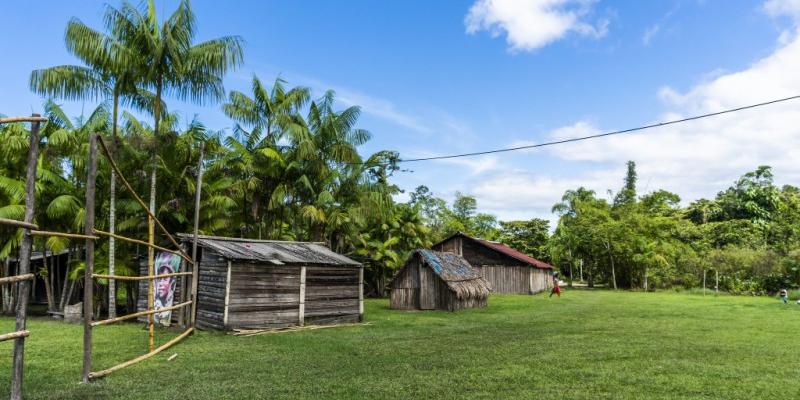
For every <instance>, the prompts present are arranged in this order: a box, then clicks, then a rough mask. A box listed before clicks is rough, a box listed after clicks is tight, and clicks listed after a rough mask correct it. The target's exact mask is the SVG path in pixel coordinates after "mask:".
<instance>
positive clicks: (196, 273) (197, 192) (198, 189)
mask: <svg viewBox="0 0 800 400" xmlns="http://www.w3.org/2000/svg"><path fill="white" fill-rule="evenodd" d="M205 146H206V145H205V142H203V141H201V142H200V158H199V160H198V161H197V184H195V188H194V229H193V232H192V233H194V240H192V261H193V262H192V291H191V292H190V294H189V296H190V297H189V298H190V299H191V300H192V308H191V314H190V315H189V326H194V324H195V319H196V318H197V281H198V280H199V279H200V265H199V264H197V232H198V231H199V230H200V196H201V194H202V191H203V155H204V154H203V152H204V151H205Z"/></svg>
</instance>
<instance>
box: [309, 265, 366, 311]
mask: <svg viewBox="0 0 800 400" xmlns="http://www.w3.org/2000/svg"><path fill="white" fill-rule="evenodd" d="M360 283H361V282H360V281H359V268H353V267H315V266H310V267H308V268H307V269H306V287H305V296H306V298H305V323H306V324H330V323H343V322H358V321H359V319H360V317H361V316H360V305H361V304H360V301H359V293H360V290H359V287H360Z"/></svg>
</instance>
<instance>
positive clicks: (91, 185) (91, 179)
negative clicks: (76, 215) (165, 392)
mask: <svg viewBox="0 0 800 400" xmlns="http://www.w3.org/2000/svg"><path fill="white" fill-rule="evenodd" d="M98 137H99V135H98V134H96V133H93V134H91V135H89V160H88V162H87V165H88V167H87V177H86V203H84V204H85V205H86V220H85V221H84V229H85V232H86V236H91V235H92V229H93V228H94V205H95V202H94V201H95V192H96V190H97V138H98ZM93 272H94V240H87V241H86V266H85V270H84V273H83V383H89V374H90V373H91V371H92V313H93V312H94V307H93V305H94V281H93V280H92V273H93Z"/></svg>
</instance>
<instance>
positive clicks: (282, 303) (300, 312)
mask: <svg viewBox="0 0 800 400" xmlns="http://www.w3.org/2000/svg"><path fill="white" fill-rule="evenodd" d="M180 236H181V237H182V238H183V239H184V242H185V243H186V245H187V246H186V248H191V243H192V236H191V235H180ZM197 259H198V261H199V263H198V265H199V279H198V288H197V320H196V325H197V327H198V328H200V329H220V330H231V329H240V328H242V329H244V328H272V327H275V328H277V327H286V326H293V325H301V326H302V325H306V324H333V323H344V322H358V321H361V319H362V316H363V314H364V303H363V277H364V274H363V268H362V266H361V264H359V263H357V262H355V261H353V260H351V259H349V258H347V257H345V256H342V255H340V254H336V253H334V252H333V251H331V250H330V249H328V248H327V247H326V246H325V245H323V244H321V243H309V242H289V241H273V240H252V239H235V238H223V237H211V236H200V237H199V239H198V255H197ZM140 293H144V296H142V295H140V304H142V303H143V302H144V300H145V298H146V293H147V291H146V289H145V290H140ZM176 302H177V301H176Z"/></svg>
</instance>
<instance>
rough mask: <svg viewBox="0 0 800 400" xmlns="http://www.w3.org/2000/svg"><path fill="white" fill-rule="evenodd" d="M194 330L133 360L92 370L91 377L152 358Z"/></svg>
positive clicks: (100, 376)
mask: <svg viewBox="0 0 800 400" xmlns="http://www.w3.org/2000/svg"><path fill="white" fill-rule="evenodd" d="M192 331H194V328H189V329H187V330H186V331H184V332H183V333H181V334H180V335H178V336H176V337H174V338H173V339H172V340H170V341H169V342H167V343H164V344H162V345H161V346H159V347H158V348H156V349H155V350H153V351H151V352H149V353H147V354H145V355H141V356H139V357H136V358H134V359H133V360H129V361H125V362H124V363H122V364H119V365H116V366H113V367H111V368H108V369H104V370H102V371H97V372H91V373H89V379H97V378H102V377H104V376H106V375H109V374H111V373H112V372H115V371H119V370H121V369H123V368H125V367H129V366H131V365H133V364H136V363H138V362H139V361H144V360H146V359H148V358H150V357H152V356H154V355H156V354H158V353H161V352H162V351H164V350H166V349H168V348H170V347H171V346H172V345H174V344H175V343H178V342H180V341H181V340H182V339H183V338H185V337H186V336H189V334H190V333H192Z"/></svg>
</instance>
